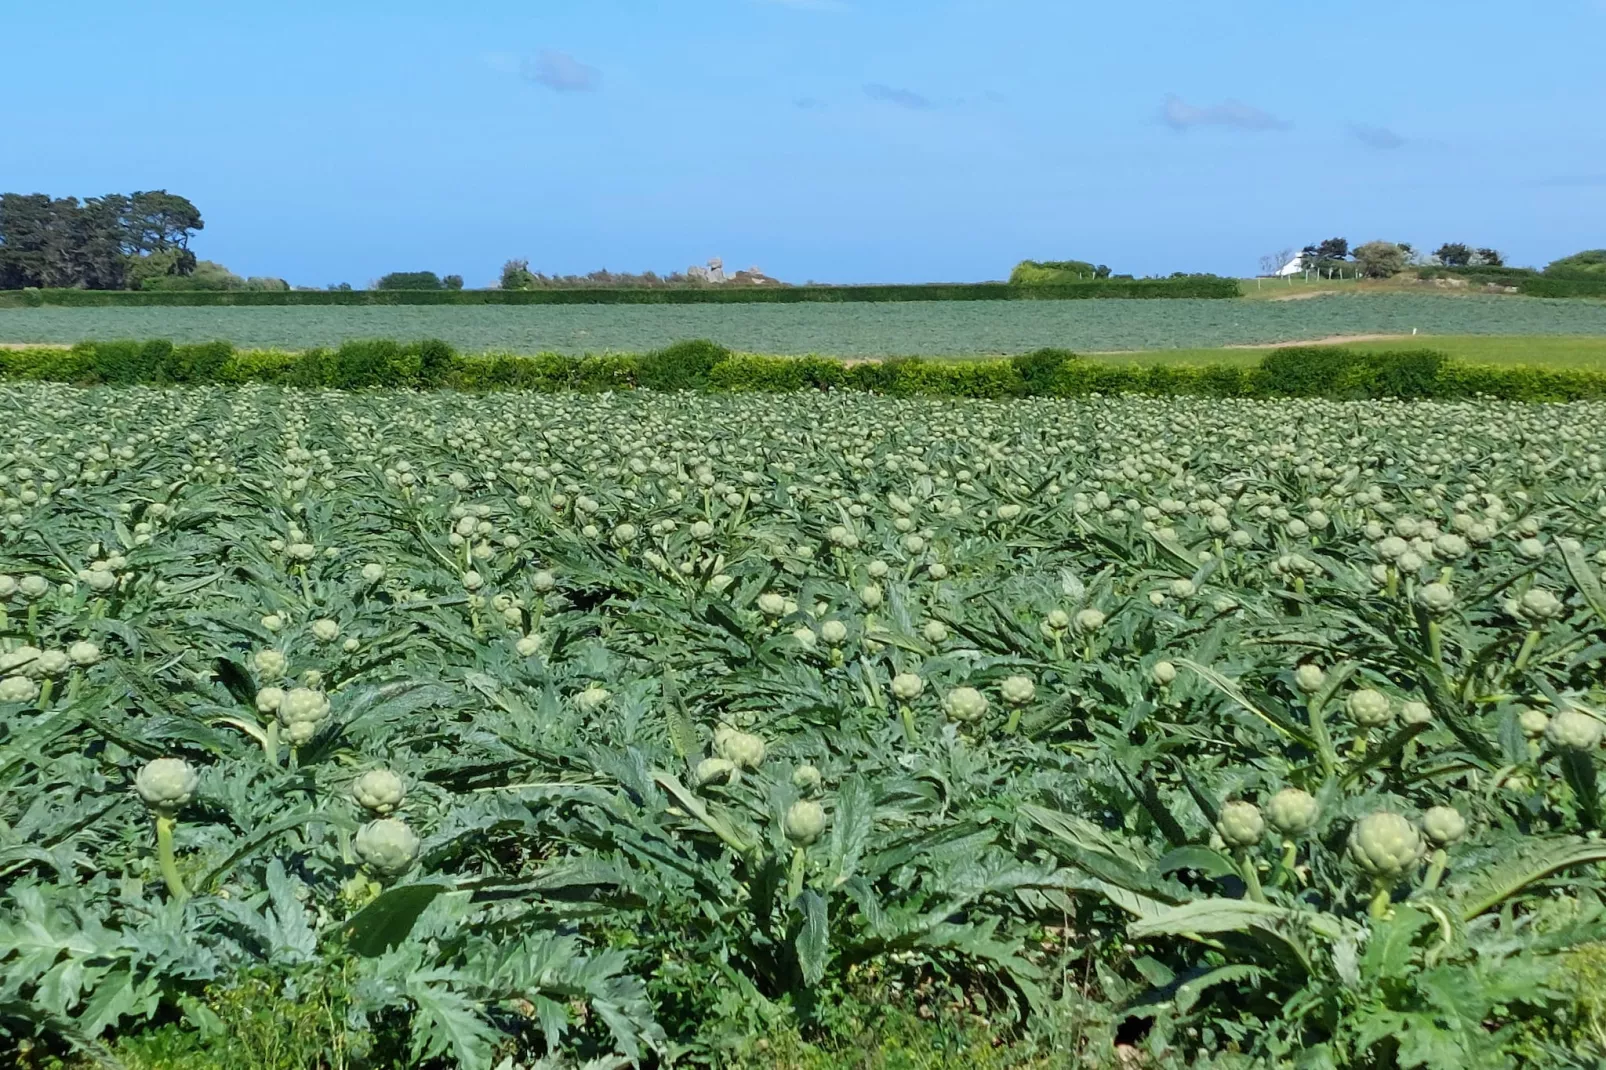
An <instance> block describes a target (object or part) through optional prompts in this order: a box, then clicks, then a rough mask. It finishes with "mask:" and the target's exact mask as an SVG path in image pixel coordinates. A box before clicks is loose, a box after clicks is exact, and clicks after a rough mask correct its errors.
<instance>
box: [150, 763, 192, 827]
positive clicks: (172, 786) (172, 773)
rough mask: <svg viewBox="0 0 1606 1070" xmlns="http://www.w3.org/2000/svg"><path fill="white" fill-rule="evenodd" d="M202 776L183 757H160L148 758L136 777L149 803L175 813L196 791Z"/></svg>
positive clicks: (158, 809)
mask: <svg viewBox="0 0 1606 1070" xmlns="http://www.w3.org/2000/svg"><path fill="white" fill-rule="evenodd" d="M200 783H201V778H200V776H199V775H197V773H196V772H195V770H194V769H192V768H190V763H189V762H186V761H185V760H184V759H182V758H157V759H156V760H155V761H150V762H146V763H145V765H144V766H143V767H142V768H141V769H140V771H139V773H138V774H137V775H136V776H135V777H134V790H135V791H137V792H138V793H139V797H140V798H141V799H144V800H145V805H146V806H149V807H150V808H151V809H152V810H154V811H156V812H157V813H158V814H161V815H162V816H163V817H172V816H173V815H174V814H176V813H178V812H179V810H181V809H182V808H183V807H184V805H185V804H186V803H188V802H189V801H190V799H191V798H192V797H193V796H194V795H195V789H196V787H198V786H199V785H200Z"/></svg>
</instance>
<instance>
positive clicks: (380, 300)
mask: <svg viewBox="0 0 1606 1070" xmlns="http://www.w3.org/2000/svg"><path fill="white" fill-rule="evenodd" d="M1239 294H1240V291H1239V289H1238V280H1237V279H1225V278H1218V277H1215V276H1198V275H1191V276H1187V277H1185V278H1179V279H1121V280H1105V281H1100V282H1083V283H1066V284H1060V285H1044V286H1016V285H1012V284H1010V283H1004V282H982V283H952V284H947V283H939V284H931V285H921V286H780V287H773V288H766V287H762V286H740V287H737V286H707V287H698V288H682V289H672V288H668V287H664V288H661V289H642V288H634V289H632V288H625V287H597V288H584V289H581V288H576V289H564V290H556V289H554V290H287V291H252V290H184V291H161V290H158V291H151V290H137V291H136V290H9V291H5V292H0V305H7V306H11V307H35V306H40V305H61V306H68V307H88V306H105V305H113V306H118V307H127V306H170V305H184V306H196V305H686V304H766V303H777V304H796V303H801V302H811V301H824V302H836V303H841V302H861V301H1065V300H1075V299H1088V298H1101V297H1102V298H1167V297H1171V298H1175V297H1195V298H1229V297H1237V296H1239Z"/></svg>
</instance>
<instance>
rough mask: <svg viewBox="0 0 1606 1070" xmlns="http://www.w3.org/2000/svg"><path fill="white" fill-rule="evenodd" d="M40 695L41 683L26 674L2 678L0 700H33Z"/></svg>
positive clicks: (0, 681)
mask: <svg viewBox="0 0 1606 1070" xmlns="http://www.w3.org/2000/svg"><path fill="white" fill-rule="evenodd" d="M38 697H39V685H38V684H36V683H34V682H33V681H32V680H30V679H28V677H26V676H7V677H6V678H5V679H3V680H0V702H32V701H33V700H34V699H36V698H38Z"/></svg>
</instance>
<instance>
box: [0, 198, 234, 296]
mask: <svg viewBox="0 0 1606 1070" xmlns="http://www.w3.org/2000/svg"><path fill="white" fill-rule="evenodd" d="M205 226H206V224H205V222H204V221H203V220H202V218H201V212H200V210H199V209H198V208H196V207H195V205H194V204H192V203H191V202H190V201H189V200H188V199H187V198H184V197H181V196H179V195H177V194H174V193H169V192H167V191H166V190H146V191H138V192H135V193H133V194H122V193H110V194H107V195H106V196H104V197H89V198H86V199H84V200H82V201H80V200H79V199H78V198H77V197H52V196H50V195H49V194H45V193H28V194H23V193H0V290H18V289H22V288H24V287H30V286H33V287H40V288H51V289H70V288H82V289H90V290H121V289H129V288H138V287H139V286H140V285H142V284H143V283H144V281H145V280H146V279H148V278H152V277H157V276H169V275H174V276H184V275H188V274H190V273H191V272H192V271H194V270H195V265H196V260H195V254H194V253H191V252H190V250H189V243H190V237H191V236H192V235H193V234H195V233H196V232H197V231H200V230H202V229H204V228H205Z"/></svg>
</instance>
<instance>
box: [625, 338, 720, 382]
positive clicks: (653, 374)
mask: <svg viewBox="0 0 1606 1070" xmlns="http://www.w3.org/2000/svg"><path fill="white" fill-rule="evenodd" d="M730 356H731V351H730V350H728V349H726V348H725V347H724V346H722V345H719V344H717V343H714V342H710V341H708V340H706V339H695V340H693V341H689V342H676V343H674V344H673V345H669V346H665V347H664V348H663V349H659V350H656V351H654V352H652V353H647V354H644V355H643V356H642V357H641V359H640V364H639V371H638V373H637V380H636V382H637V385H639V386H643V387H646V388H647V389H648V390H702V389H704V388H705V387H707V386H708V373H709V372H711V371H713V370H714V365H716V364H718V363H719V362H720V361H722V360H725V359H727V358H729V357H730Z"/></svg>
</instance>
